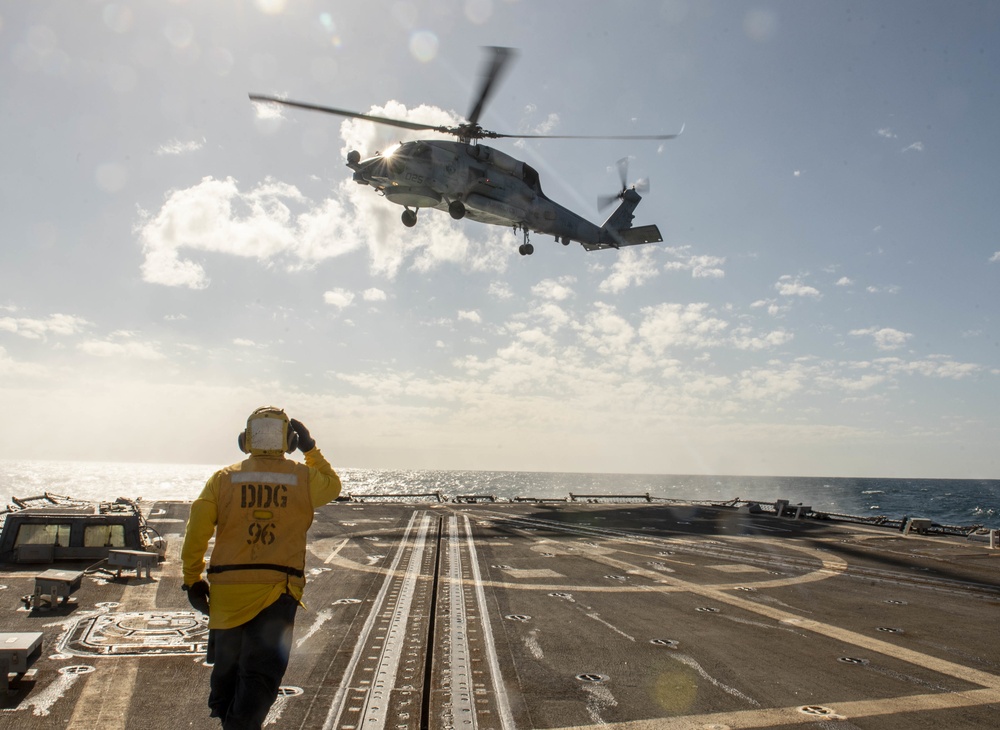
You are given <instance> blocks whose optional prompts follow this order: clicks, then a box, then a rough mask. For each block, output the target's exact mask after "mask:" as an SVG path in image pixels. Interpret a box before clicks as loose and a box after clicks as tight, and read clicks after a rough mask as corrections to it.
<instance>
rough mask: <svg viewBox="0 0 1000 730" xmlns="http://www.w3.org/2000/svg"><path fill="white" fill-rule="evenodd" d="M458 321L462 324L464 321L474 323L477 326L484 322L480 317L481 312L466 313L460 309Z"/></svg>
mask: <svg viewBox="0 0 1000 730" xmlns="http://www.w3.org/2000/svg"><path fill="white" fill-rule="evenodd" d="M458 320H459V321H460V322H461V321H462V320H465V321H467V322H474V323H475V324H479V323H480V322H482V321H483V318H482V317H480V316H479V312H476V311H475V310H473V311H469V312H466V311H463V310H461V309H460V310H459V311H458Z"/></svg>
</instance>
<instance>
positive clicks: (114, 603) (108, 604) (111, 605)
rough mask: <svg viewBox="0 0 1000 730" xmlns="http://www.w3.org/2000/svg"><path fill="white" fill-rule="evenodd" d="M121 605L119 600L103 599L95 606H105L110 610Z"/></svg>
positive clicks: (104, 607)
mask: <svg viewBox="0 0 1000 730" xmlns="http://www.w3.org/2000/svg"><path fill="white" fill-rule="evenodd" d="M120 605H121V604H120V603H118V601H102V602H101V603H95V604H94V608H103V609H105V610H107V611H110V610H111V609H112V608H118V607H119V606H120Z"/></svg>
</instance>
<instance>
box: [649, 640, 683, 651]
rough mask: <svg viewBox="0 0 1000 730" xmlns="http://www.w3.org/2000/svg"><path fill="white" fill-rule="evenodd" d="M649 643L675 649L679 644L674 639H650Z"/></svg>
mask: <svg viewBox="0 0 1000 730" xmlns="http://www.w3.org/2000/svg"><path fill="white" fill-rule="evenodd" d="M649 643H650V644H656V645H657V646H666V647H669V648H671V649H676V648H677V646H678V645H679V644H680V642H678V641H675V640H674V639H650V640H649Z"/></svg>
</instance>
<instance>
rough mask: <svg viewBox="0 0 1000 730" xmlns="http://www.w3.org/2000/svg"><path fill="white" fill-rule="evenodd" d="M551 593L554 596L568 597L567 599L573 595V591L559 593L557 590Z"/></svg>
mask: <svg viewBox="0 0 1000 730" xmlns="http://www.w3.org/2000/svg"><path fill="white" fill-rule="evenodd" d="M549 595H550V596H552V597H553V598H566V599H570V598H572V597H573V594H572V593H558V592H557V593H550V594H549Z"/></svg>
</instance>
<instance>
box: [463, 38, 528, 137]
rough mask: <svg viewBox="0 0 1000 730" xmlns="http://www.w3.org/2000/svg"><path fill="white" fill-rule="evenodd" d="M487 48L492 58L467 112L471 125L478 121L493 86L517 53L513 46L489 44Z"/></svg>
mask: <svg viewBox="0 0 1000 730" xmlns="http://www.w3.org/2000/svg"><path fill="white" fill-rule="evenodd" d="M489 49H490V50H491V51H493V60H492V62H491V63H490V65H489V68H488V69H487V70H486V73H484V74H483V81H482V84H481V85H480V87H479V93H478V94H477V95H476V103H475V104H473V106H472V111H471V112H469V124H470V125H472V126H475V125H476V124H478V123H479V115H480V114H482V113H483V107H484V106H486V102H487V101H488V100H489V98H490V96H491V95H492V94H493V88H494V86H495V85H496V83H497V81H498V80H499V79H500V77H501V76H502V75H503V72H504V69H505V68H506V67H507V64H508V63H509V62H510V61H511V59H513V58H514V56H516V55H517V51H515V50H514V49H513V48H504V47H502V46H490V47H489Z"/></svg>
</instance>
